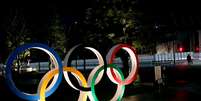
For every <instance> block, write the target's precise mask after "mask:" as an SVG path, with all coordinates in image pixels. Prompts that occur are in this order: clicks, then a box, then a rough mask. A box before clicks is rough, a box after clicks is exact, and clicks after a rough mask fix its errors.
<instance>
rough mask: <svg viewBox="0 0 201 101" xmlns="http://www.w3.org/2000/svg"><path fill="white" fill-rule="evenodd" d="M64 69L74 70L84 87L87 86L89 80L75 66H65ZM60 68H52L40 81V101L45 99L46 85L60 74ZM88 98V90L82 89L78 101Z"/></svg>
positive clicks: (84, 100)
mask: <svg viewBox="0 0 201 101" xmlns="http://www.w3.org/2000/svg"><path fill="white" fill-rule="evenodd" d="M63 71H67V72H72V73H74V74H76V76H78V77H79V79H80V80H81V82H82V86H83V87H87V81H86V79H85V77H84V76H83V75H82V73H81V72H80V71H78V70H77V69H75V68H72V67H66V66H64V67H63ZM58 73H59V70H58V69H57V68H55V69H52V70H50V71H49V72H47V73H46V74H45V76H44V77H43V78H42V80H41V82H40V84H39V85H40V86H39V87H38V93H39V96H40V100H39V101H45V90H46V87H47V85H48V83H49V81H50V80H51V79H52V78H53V77H54V76H55V75H58ZM86 100H87V92H82V91H80V97H79V99H78V101H86Z"/></svg>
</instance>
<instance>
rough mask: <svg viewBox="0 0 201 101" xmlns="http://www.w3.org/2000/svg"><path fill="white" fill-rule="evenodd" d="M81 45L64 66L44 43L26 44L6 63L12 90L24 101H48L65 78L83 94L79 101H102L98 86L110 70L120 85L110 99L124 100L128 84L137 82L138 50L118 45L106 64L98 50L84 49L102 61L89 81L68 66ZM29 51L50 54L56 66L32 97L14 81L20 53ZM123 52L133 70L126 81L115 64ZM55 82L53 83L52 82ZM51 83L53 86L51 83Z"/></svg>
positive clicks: (72, 49) (112, 100)
mask: <svg viewBox="0 0 201 101" xmlns="http://www.w3.org/2000/svg"><path fill="white" fill-rule="evenodd" d="M78 46H79V45H76V46H74V47H73V48H71V49H70V50H69V52H68V53H67V55H66V56H65V58H64V60H63V62H64V63H62V60H61V58H60V57H59V56H58V54H57V53H56V52H55V51H54V50H53V49H52V48H50V47H48V46H46V45H44V44H40V43H31V44H25V45H22V46H19V47H18V48H16V49H15V50H14V51H13V52H12V53H11V54H10V55H9V57H8V60H7V62H6V74H5V76H6V83H7V85H8V87H9V88H10V90H11V91H12V92H13V93H14V94H15V95H16V96H18V97H20V98H22V99H24V100H29V101H45V99H46V97H48V96H51V94H53V93H54V92H55V91H56V89H57V88H58V86H59V85H60V83H61V81H62V80H63V79H62V78H63V76H64V78H65V80H66V82H67V83H68V84H69V85H70V86H71V87H72V88H73V89H75V90H77V91H79V92H80V94H79V97H78V98H77V100H78V101H87V99H89V100H90V101H99V99H98V98H97V96H96V91H95V85H96V84H98V83H99V82H100V80H101V79H102V77H103V74H104V71H106V74H107V76H108V77H109V79H110V80H111V82H113V83H114V84H116V85H117V88H116V92H115V94H114V96H113V97H112V98H111V99H110V101H120V100H121V99H122V97H123V95H124V91H125V86H126V85H128V84H131V83H132V82H134V81H135V80H136V79H137V69H138V59H137V56H136V53H135V49H134V47H132V46H129V45H127V44H117V45H115V46H113V47H112V48H111V49H110V50H109V52H108V54H107V56H106V61H107V63H104V60H103V57H102V56H101V54H100V53H99V52H98V51H97V50H96V49H94V48H92V47H84V48H85V49H87V50H89V51H91V52H93V53H94V54H95V55H96V57H97V59H98V62H99V65H97V66H96V67H94V68H93V70H92V71H91V72H90V74H89V76H88V78H87V79H86V78H85V77H84V76H83V74H82V73H81V72H80V71H78V70H77V69H76V68H74V67H70V66H68V65H67V64H68V61H69V57H70V55H71V53H72V52H73V51H74V50H75V49H76V48H78ZM27 49H38V50H40V51H44V52H45V53H47V54H48V55H49V57H50V59H51V60H52V63H53V64H54V66H55V68H52V69H51V70H50V71H48V72H47V73H46V74H45V75H44V76H43V77H42V79H41V80H40V83H39V85H38V88H37V93H35V94H30V93H25V92H23V91H20V90H19V89H18V88H17V87H16V85H15V83H14V81H13V78H12V64H13V61H14V60H15V59H16V57H17V55H18V54H20V53H21V52H23V51H25V50H27ZM120 49H123V50H125V51H126V52H128V54H129V56H130V59H131V71H130V73H129V75H128V77H126V78H124V75H123V73H122V71H121V70H120V69H119V67H118V66H117V65H115V64H113V61H114V59H115V56H116V54H117V52H118V51H119V50H120ZM69 73H71V74H72V75H73V76H75V78H76V80H77V81H78V83H79V87H78V86H75V85H73V83H72V81H71V80H70V77H69V75H68V74H69ZM51 79H53V80H52V81H51ZM49 82H51V83H50V84H49ZM48 84H49V85H48ZM81 88H87V89H90V90H89V91H85V90H83V89H81Z"/></svg>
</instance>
